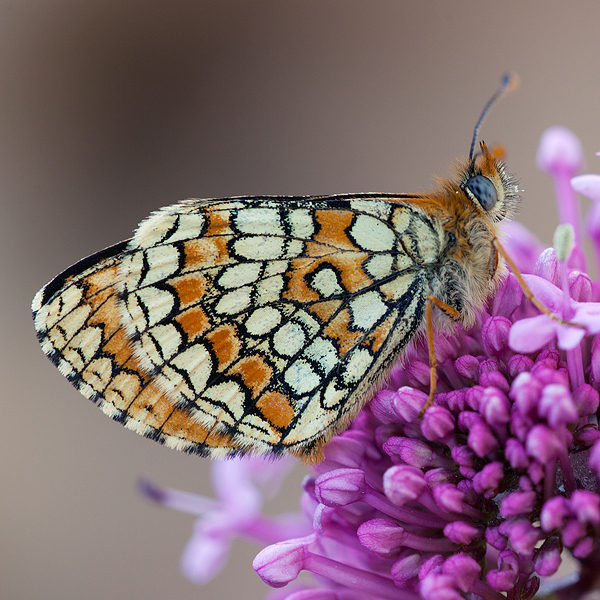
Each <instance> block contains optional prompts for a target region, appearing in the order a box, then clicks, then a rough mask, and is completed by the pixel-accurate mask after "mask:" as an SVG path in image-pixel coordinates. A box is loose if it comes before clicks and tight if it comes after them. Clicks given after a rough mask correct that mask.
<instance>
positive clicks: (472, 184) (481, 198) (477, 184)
mask: <svg viewBox="0 0 600 600" xmlns="http://www.w3.org/2000/svg"><path fill="white" fill-rule="evenodd" d="M467 189H468V190H469V191H470V192H471V194H473V196H475V198H476V199H477V201H478V202H479V204H481V208H483V210H492V208H494V206H495V205H496V202H497V201H498V194H497V193H496V186H495V185H494V184H493V183H492V182H491V181H490V180H489V179H488V178H487V177H484V176H483V175H475V177H471V179H469V181H468V182H467Z"/></svg>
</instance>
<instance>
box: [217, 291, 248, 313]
mask: <svg viewBox="0 0 600 600" xmlns="http://www.w3.org/2000/svg"><path fill="white" fill-rule="evenodd" d="M251 292H252V288H251V287H250V286H245V287H241V288H237V289H235V290H233V291H231V292H228V293H227V294H224V295H223V296H222V297H221V299H220V300H219V301H218V302H217V305H216V311H217V313H221V314H226V315H236V314H238V313H241V312H242V311H244V310H246V309H247V308H248V307H249V306H250V303H251V297H250V294H251Z"/></svg>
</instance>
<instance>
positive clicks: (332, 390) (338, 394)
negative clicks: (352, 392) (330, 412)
mask: <svg viewBox="0 0 600 600" xmlns="http://www.w3.org/2000/svg"><path fill="white" fill-rule="evenodd" d="M347 393H348V390H347V389H346V388H341V389H340V388H338V387H337V380H336V379H334V380H333V381H330V382H329V383H328V384H327V387H326V388H325V392H324V394H323V405H324V406H325V407H329V408H331V407H333V406H336V405H337V404H339V403H340V402H341V401H342V400H343V399H344V397H345V396H346V394H347Z"/></svg>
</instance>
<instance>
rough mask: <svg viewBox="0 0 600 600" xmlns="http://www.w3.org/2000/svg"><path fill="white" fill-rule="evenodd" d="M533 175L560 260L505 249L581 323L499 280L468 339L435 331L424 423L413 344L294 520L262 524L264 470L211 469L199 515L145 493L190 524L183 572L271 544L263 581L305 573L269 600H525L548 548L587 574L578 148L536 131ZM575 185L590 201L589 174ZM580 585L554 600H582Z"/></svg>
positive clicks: (585, 344) (523, 245) (590, 376)
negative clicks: (544, 182)
mask: <svg viewBox="0 0 600 600" xmlns="http://www.w3.org/2000/svg"><path fill="white" fill-rule="evenodd" d="M538 163H539V164H540V166H541V167H542V168H543V169H544V170H546V171H548V172H549V173H550V174H551V175H552V177H553V179H554V182H555V187H556V192H557V199H558V205H559V211H560V214H561V221H562V222H567V223H571V224H572V225H573V227H574V229H575V232H576V235H575V244H576V246H575V250H574V252H573V253H572V255H571V257H570V258H564V259H562V260H561V261H559V260H558V259H557V253H556V252H555V251H554V250H553V249H549V250H547V251H544V252H541V248H540V247H539V243H538V242H537V241H536V240H535V239H534V238H533V237H532V236H530V235H527V234H526V233H524V232H523V230H519V229H518V228H516V227H514V226H513V227H512V231H513V238H512V239H508V240H507V242H506V247H507V249H508V251H509V253H510V254H512V255H513V258H515V259H516V261H517V264H519V266H520V267H521V269H522V270H523V271H524V273H525V275H524V278H525V281H526V282H527V285H528V286H529V288H530V289H531V291H532V292H533V294H534V295H535V296H536V297H537V298H538V299H539V300H540V301H541V302H542V303H543V304H544V305H545V306H546V307H547V308H548V309H549V310H550V311H552V313H553V314H554V315H556V316H558V317H561V318H564V319H566V320H568V321H569V322H571V323H576V324H578V325H580V327H574V326H572V325H566V324H562V323H560V322H558V321H556V320H554V319H551V318H550V317H549V316H547V315H546V314H540V313H539V311H538V310H537V308H535V307H533V306H532V305H531V303H530V302H529V301H528V300H527V299H526V298H525V297H524V295H523V291H522V290H521V288H520V286H519V284H518V281H517V278H516V277H515V276H514V275H512V274H509V275H508V276H507V278H506V279H505V281H504V282H503V284H502V285H501V286H500V288H499V289H498V292H497V294H496V296H495V298H493V299H492V300H491V301H490V302H489V304H488V306H487V307H486V309H485V310H484V311H483V312H482V314H481V315H479V318H478V320H477V322H476V323H475V325H474V326H473V328H472V329H471V330H469V331H464V330H462V329H460V328H459V329H457V331H456V332H455V334H453V335H452V336H451V337H444V336H441V335H436V339H435V343H436V352H438V354H437V358H438V362H439V365H440V366H439V367H438V379H439V383H438V393H437V394H436V396H435V399H434V403H433V405H432V406H431V407H429V408H428V410H427V411H426V412H425V414H424V415H422V416H420V411H421V409H422V408H423V406H424V405H425V403H426V401H427V397H428V396H427V393H428V386H429V367H428V353H427V348H426V344H425V343H423V342H421V343H416V344H414V346H413V347H412V348H411V350H410V351H409V352H408V354H407V356H405V361H404V363H403V364H402V366H399V367H397V368H395V369H393V370H392V372H391V374H390V377H389V384H388V385H387V386H386V387H385V388H384V389H382V390H380V391H379V392H378V393H377V394H376V396H375V398H374V399H373V401H372V402H371V403H370V404H369V405H367V406H365V408H364V409H363V411H362V412H361V414H360V415H359V417H358V418H357V419H356V420H355V422H354V423H353V424H352V426H351V427H350V428H349V429H348V430H347V431H345V432H343V433H341V434H340V435H338V436H336V437H335V438H333V439H332V440H331V442H330V443H329V444H328V445H327V446H326V447H325V460H324V461H323V462H322V463H321V464H319V465H316V466H314V467H313V468H312V470H311V474H310V475H309V476H308V477H307V478H306V479H305V481H304V483H303V495H302V499H301V506H302V511H303V513H304V517H305V520H304V521H302V520H301V517H299V519H300V520H296V521H293V520H290V521H286V520H283V521H278V520H276V519H273V518H267V517H263V516H262V515H261V514H260V511H261V507H262V497H261V495H260V494H259V492H258V486H257V485H256V480H255V477H257V476H258V474H259V473H260V472H261V470H262V471H263V474H264V473H266V472H268V471H269V470H270V469H274V468H276V466H275V465H276V464H277V463H271V464H266V463H261V465H260V468H257V469H256V470H253V469H248V468H242V467H239V466H232V467H230V469H231V470H228V468H227V467H226V468H222V467H218V466H216V467H215V483H216V485H217V488H218V494H217V495H218V500H214V501H213V500H207V499H202V498H194V497H193V496H191V495H186V494H183V493H182V492H175V491H174V490H157V489H156V488H152V487H149V486H147V487H146V493H147V495H148V496H150V497H152V498H153V499H155V500H157V501H160V502H162V503H164V504H167V505H169V506H173V507H176V508H180V509H182V510H187V511H188V512H192V513H194V514H202V515H203V517H202V518H201V519H200V520H199V522H198V524H197V525H196V530H195V533H194V535H193V537H192V541H191V542H190V545H189V546H188V549H187V550H186V554H185V556H186V557H187V558H186V559H185V561H186V563H185V564H186V565H188V566H186V567H185V570H186V573H187V574H188V576H190V577H192V578H194V579H195V580H197V581H201V580H206V579H207V578H208V577H209V576H210V575H212V574H214V573H215V572H216V570H217V569H218V568H220V566H221V565H222V563H223V562H224V560H225V557H226V555H227V552H228V549H229V545H230V543H231V540H232V538H233V537H234V536H235V535H244V536H246V537H251V538H253V539H255V540H257V541H259V542H262V543H267V544H271V545H269V546H267V547H266V548H265V549H263V550H262V551H261V552H260V553H259V554H258V555H257V557H256V559H255V561H254V568H255V570H256V571H257V573H258V574H259V576H260V577H261V578H262V579H263V580H264V581H265V582H267V583H268V584H269V585H271V586H273V587H282V586H285V585H287V584H288V583H289V582H291V581H294V580H296V578H297V577H298V575H299V574H300V573H301V571H307V572H309V573H312V574H313V575H314V576H315V579H314V585H312V584H311V585H309V586H308V587H301V588H300V589H299V590H298V589H297V588H296V590H295V591H291V592H290V593H289V594H288V595H280V596H278V598H281V599H282V600H283V599H284V598H286V599H287V600H371V599H372V598H374V597H375V598H380V599H389V600H395V599H398V600H464V599H467V598H484V599H485V600H502V598H507V597H508V598H513V599H517V598H521V599H527V600H529V599H531V598H533V597H534V596H535V594H536V592H537V590H538V588H539V586H540V578H544V577H547V576H549V575H552V574H553V573H555V572H556V570H557V569H558V567H559V565H560V563H561V553H562V551H563V548H567V549H568V550H569V551H570V552H571V554H572V555H573V556H574V557H575V558H577V559H580V560H582V561H584V564H585V566H586V568H588V569H590V570H592V571H597V570H598V568H600V564H598V563H600V560H599V558H598V557H599V556H600V494H599V493H598V475H599V474H600V431H599V430H598V420H597V411H598V405H599V403H600V400H599V398H600V395H599V394H598V389H600V335H598V334H600V303H595V302H592V300H600V282H598V281H592V279H591V278H590V277H589V275H587V273H586V272H585V259H584V257H583V254H582V253H581V252H580V250H579V244H580V243H581V236H580V233H579V219H578V207H577V198H576V195H575V194H574V193H573V189H572V188H571V178H572V177H573V175H574V174H575V172H576V171H577V170H578V169H579V168H580V166H581V163H582V156H581V149H580V146H579V143H578V141H577V139H576V138H574V136H573V134H571V133H570V132H568V131H566V130H563V129H557V128H555V129H553V130H551V131H549V132H547V134H545V135H544V137H543V139H542V142H541V144H540V149H539V152H538ZM573 186H574V187H575V188H577V187H578V186H579V189H582V190H584V189H585V192H586V193H588V194H589V195H590V196H592V197H593V198H594V199H595V201H596V202H598V203H600V177H597V178H594V177H592V178H589V177H588V179H579V180H575V181H574V183H573ZM599 205H600V204H599ZM597 213H598V214H597V216H598V219H597V225H598V227H597V228H596V229H595V230H594V232H595V233H594V234H593V235H596V234H597V238H594V243H595V244H596V247H597V252H598V256H599V258H600V209H598V210H597ZM559 255H560V253H559ZM533 272H535V274H532V273H533ZM594 336H596V337H594ZM225 464H228V463H225ZM244 464H249V463H244ZM250 464H252V463H250ZM257 464H258V463H257ZM198 573H201V575H200V576H199V575H198ZM587 582H588V579H586V578H582V579H581V580H580V581H579V582H578V583H576V584H574V585H573V587H572V589H570V590H569V591H568V593H567V592H566V593H565V597H567V596H568V595H569V594H570V596H569V597H573V598H577V597H582V596H583V595H584V594H585V593H586V592H587V591H589V590H588V589H587V588H586V585H587Z"/></svg>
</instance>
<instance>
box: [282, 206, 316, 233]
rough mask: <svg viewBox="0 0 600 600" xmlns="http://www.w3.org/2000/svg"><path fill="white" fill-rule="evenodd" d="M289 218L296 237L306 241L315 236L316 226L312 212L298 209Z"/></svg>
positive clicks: (292, 211) (291, 212)
mask: <svg viewBox="0 0 600 600" xmlns="http://www.w3.org/2000/svg"><path fill="white" fill-rule="evenodd" d="M287 218H288V222H289V224H290V225H291V229H292V235H293V236H294V237H298V238H300V239H303V240H306V239H310V238H311V237H312V236H313V235H314V234H315V224H314V221H313V217H312V214H311V213H310V211H308V210H304V209H301V208H297V209H294V210H291V211H290V212H289V213H288V216H287Z"/></svg>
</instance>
